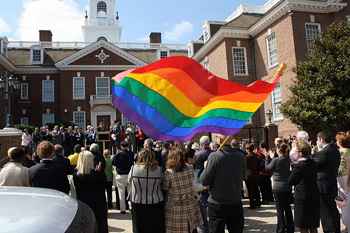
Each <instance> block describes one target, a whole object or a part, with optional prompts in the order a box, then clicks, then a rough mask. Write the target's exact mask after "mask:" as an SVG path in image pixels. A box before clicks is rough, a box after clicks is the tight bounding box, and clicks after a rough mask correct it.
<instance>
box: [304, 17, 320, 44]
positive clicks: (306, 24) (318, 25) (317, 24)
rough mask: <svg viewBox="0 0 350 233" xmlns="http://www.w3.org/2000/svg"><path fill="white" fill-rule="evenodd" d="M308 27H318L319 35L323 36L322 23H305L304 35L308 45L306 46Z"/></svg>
mask: <svg viewBox="0 0 350 233" xmlns="http://www.w3.org/2000/svg"><path fill="white" fill-rule="evenodd" d="M308 25H310V26H317V27H318V31H319V34H320V35H321V34H322V28H321V24H320V23H313V22H311V23H310V22H306V23H305V25H304V30H305V35H304V37H305V43H306V46H308V45H307V41H308V40H307V38H306V27H307V26H308Z"/></svg>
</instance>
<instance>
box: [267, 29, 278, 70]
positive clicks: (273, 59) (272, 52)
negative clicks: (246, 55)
mask: <svg viewBox="0 0 350 233" xmlns="http://www.w3.org/2000/svg"><path fill="white" fill-rule="evenodd" d="M266 43H267V59H268V64H269V67H270V68H273V67H275V66H277V65H278V54H277V40H276V34H275V33H274V32H272V33H271V34H270V35H269V36H268V37H267V38H266Z"/></svg>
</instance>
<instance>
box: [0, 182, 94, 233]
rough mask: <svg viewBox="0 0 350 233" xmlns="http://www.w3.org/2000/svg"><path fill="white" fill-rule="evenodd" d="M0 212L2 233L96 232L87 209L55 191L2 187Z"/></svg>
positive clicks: (91, 215)
mask: <svg viewBox="0 0 350 233" xmlns="http://www.w3.org/2000/svg"><path fill="white" fill-rule="evenodd" d="M0 209H1V211H0V232H1V233H2V232H4V233H5V232H6V233H22V232H23V233H46V232H50V233H63V232H66V233H77V232H79V233H95V232H96V220H95V216H94V214H93V212H92V210H91V209H90V208H89V207H88V206H87V205H85V204H84V203H82V202H79V201H77V200H75V199H73V198H71V197H69V196H67V195H66V194H64V193H61V192H58V191H55V190H51V189H41V188H27V187H0Z"/></svg>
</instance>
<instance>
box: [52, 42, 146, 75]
mask: <svg viewBox="0 0 350 233" xmlns="http://www.w3.org/2000/svg"><path fill="white" fill-rule="evenodd" d="M99 48H106V49H108V50H109V51H111V52H113V53H115V54H116V55H118V56H120V57H122V58H124V59H126V60H127V61H129V62H131V63H133V64H135V65H136V66H143V65H146V63H145V62H144V61H142V60H140V59H138V58H137V57H135V56H132V55H131V54H129V53H127V52H125V51H124V50H122V49H121V48H119V47H117V46H115V45H114V44H112V43H110V42H107V41H104V40H99V41H97V42H95V43H92V44H90V45H88V46H86V47H85V48H83V49H82V50H79V51H78V52H76V53H74V54H73V55H71V56H69V57H67V58H65V59H63V60H62V61H59V62H57V63H56V67H57V68H59V69H64V68H66V67H67V66H69V65H70V64H71V63H73V62H75V61H77V60H79V59H80V58H82V57H84V56H86V55H88V54H89V53H92V52H93V51H95V50H97V49H99Z"/></svg>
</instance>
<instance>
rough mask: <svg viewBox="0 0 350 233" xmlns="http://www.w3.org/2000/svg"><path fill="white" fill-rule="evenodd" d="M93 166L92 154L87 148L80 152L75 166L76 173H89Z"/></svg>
mask: <svg viewBox="0 0 350 233" xmlns="http://www.w3.org/2000/svg"><path fill="white" fill-rule="evenodd" d="M94 168H95V166H94V155H93V154H92V153H91V152H90V151H87V150H85V151H83V152H80V154H79V158H78V162H77V167H76V169H77V172H78V174H82V175H86V174H90V172H91V171H92V170H94Z"/></svg>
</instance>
